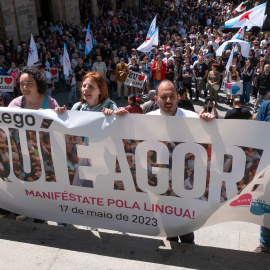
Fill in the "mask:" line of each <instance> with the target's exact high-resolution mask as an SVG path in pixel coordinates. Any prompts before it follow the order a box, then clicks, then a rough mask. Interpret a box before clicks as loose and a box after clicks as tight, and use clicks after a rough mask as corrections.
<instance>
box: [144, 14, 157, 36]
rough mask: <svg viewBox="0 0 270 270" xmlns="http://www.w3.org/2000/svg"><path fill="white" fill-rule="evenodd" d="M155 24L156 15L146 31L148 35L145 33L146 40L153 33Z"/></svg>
mask: <svg viewBox="0 0 270 270" xmlns="http://www.w3.org/2000/svg"><path fill="white" fill-rule="evenodd" d="M156 22H157V15H156V16H155V18H154V19H153V21H152V22H151V25H150V27H149V29H148V33H147V36H146V38H149V37H150V36H151V35H152V34H153V32H154V31H155V29H156Z"/></svg>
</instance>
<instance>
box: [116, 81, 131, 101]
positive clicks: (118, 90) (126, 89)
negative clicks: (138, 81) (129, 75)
mask: <svg viewBox="0 0 270 270" xmlns="http://www.w3.org/2000/svg"><path fill="white" fill-rule="evenodd" d="M122 85H123V86H124V95H125V97H127V96H128V88H127V85H126V84H125V82H120V81H117V96H118V97H119V98H120V97H121V90H122Z"/></svg>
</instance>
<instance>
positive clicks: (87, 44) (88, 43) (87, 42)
mask: <svg viewBox="0 0 270 270" xmlns="http://www.w3.org/2000/svg"><path fill="white" fill-rule="evenodd" d="M92 49H93V43H92V37H91V34H90V23H89V24H88V29H87V33H86V37H85V52H84V53H85V54H86V55H88V54H89V53H90V51H91V50H92Z"/></svg>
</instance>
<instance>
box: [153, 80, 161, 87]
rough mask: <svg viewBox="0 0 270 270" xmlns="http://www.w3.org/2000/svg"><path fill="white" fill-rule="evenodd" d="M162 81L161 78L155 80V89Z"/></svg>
mask: <svg viewBox="0 0 270 270" xmlns="http://www.w3.org/2000/svg"><path fill="white" fill-rule="evenodd" d="M160 82H161V80H154V89H156V87H157V85H158V84H159V83H160Z"/></svg>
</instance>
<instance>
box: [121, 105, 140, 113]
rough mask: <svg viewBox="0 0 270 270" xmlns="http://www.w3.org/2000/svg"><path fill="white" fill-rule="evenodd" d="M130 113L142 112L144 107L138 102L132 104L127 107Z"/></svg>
mask: <svg viewBox="0 0 270 270" xmlns="http://www.w3.org/2000/svg"><path fill="white" fill-rule="evenodd" d="M125 109H126V110H127V111H128V112H129V113H142V108H141V107H140V106H139V105H136V104H130V105H128V106H126V107H125Z"/></svg>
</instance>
